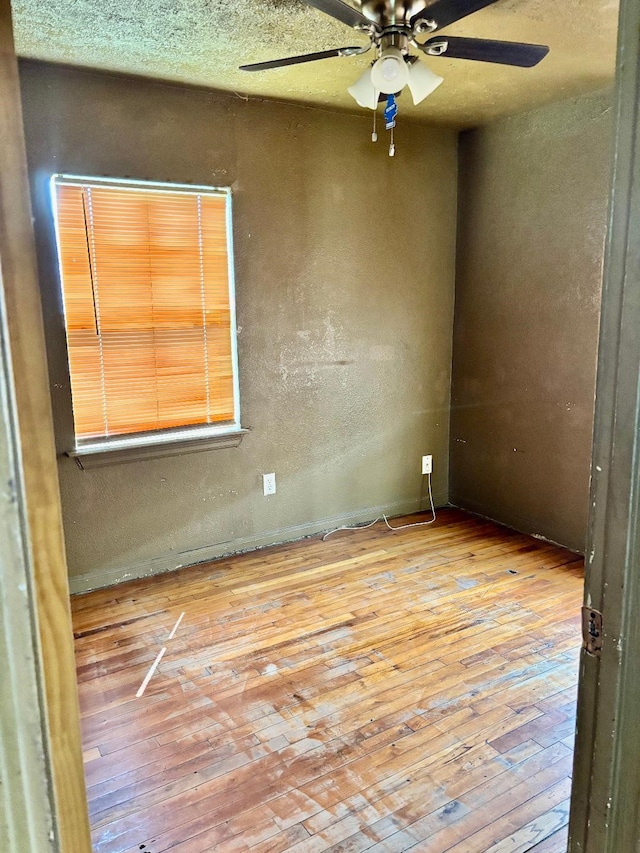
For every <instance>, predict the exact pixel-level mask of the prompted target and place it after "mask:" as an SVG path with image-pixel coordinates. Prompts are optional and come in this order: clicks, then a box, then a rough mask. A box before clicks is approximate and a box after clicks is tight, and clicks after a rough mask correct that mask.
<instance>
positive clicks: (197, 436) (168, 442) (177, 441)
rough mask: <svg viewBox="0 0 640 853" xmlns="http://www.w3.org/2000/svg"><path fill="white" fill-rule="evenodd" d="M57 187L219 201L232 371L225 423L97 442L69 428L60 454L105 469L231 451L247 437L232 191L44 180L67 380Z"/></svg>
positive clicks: (60, 177) (58, 177)
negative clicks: (229, 414) (68, 441)
mask: <svg viewBox="0 0 640 853" xmlns="http://www.w3.org/2000/svg"><path fill="white" fill-rule="evenodd" d="M60 185H63V186H64V185H72V186H89V187H96V188H104V187H107V188H108V187H119V188H125V189H130V190H135V189H141V190H144V191H145V192H154V191H156V192H159V193H167V192H175V193H176V194H184V195H197V194H200V195H215V196H223V197H224V199H225V214H226V238H227V258H228V283H229V312H230V334H231V368H232V371H233V412H234V417H233V419H232V420H230V421H224V422H222V423H217V424H193V425H191V426H184V427H171V428H169V429H162V430H151V431H146V432H132V433H120V434H117V435H114V436H105V437H104V438H98V439H84V440H83V439H78V437H77V434H76V429H75V419H74V428H73V447H72V448H70V449H69V450H67V451H66V455H67V456H71V457H75V458H76V461H77V462H78V463H79V464H80V465H81V467H85V464H86V465H88V466H92V465H101V464H107V463H108V462H109V461H110V460H111V459H113V461H126V460H128V459H134V458H150V457H154V456H162V455H174V454H178V453H185V452H191V451H194V450H200V449H202V450H208V449H211V448H214V447H236V446H237V445H238V444H240V441H241V440H242V436H243V435H244V434H245V433H246V432H248V430H246V429H243V428H242V426H241V421H240V379H239V368H238V340H237V319H236V289H235V263H234V253H233V248H234V247H233V216H232V192H231V188H230V187H213V186H209V185H205V184H179V183H175V184H174V183H168V182H163V181H145V180H137V179H133V178H111V177H90V176H83V175H71V174H67V173H54V174H52V175H51V177H50V179H49V191H50V199H51V209H52V213H53V225H54V232H55V251H56V264H57V272H58V286H59V288H60V294H61V297H62V312H63V318H64V332H65V351H66V354H67V369H68V373H69V376H70V375H71V370H70V365H69V351H68V346H69V345H68V332H67V316H66V308H65V301H64V285H63V279H62V259H61V251H60V229H59V223H58V205H57V195H56V188H57V187H58V186H60Z"/></svg>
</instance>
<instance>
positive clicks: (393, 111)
mask: <svg viewBox="0 0 640 853" xmlns="http://www.w3.org/2000/svg"><path fill="white" fill-rule="evenodd" d="M397 115H398V105H397V103H396V96H395V95H387V105H386V107H385V108H384V122H385V127H386V128H387V130H390V131H391V144H390V145H389V157H393V156H394V154H395V153H396V146H395V143H394V141H393V129H394V127H395V126H396V116H397Z"/></svg>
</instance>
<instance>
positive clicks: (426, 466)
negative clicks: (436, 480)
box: [422, 455, 433, 474]
mask: <svg viewBox="0 0 640 853" xmlns="http://www.w3.org/2000/svg"><path fill="white" fill-rule="evenodd" d="M432 471H433V456H431V455H429V456H423V457H422V473H423V474H430V473H431V472H432Z"/></svg>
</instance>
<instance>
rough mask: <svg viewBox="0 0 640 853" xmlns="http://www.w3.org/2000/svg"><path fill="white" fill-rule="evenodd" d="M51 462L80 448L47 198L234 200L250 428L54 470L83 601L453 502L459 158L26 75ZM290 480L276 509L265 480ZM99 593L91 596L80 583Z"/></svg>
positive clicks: (441, 139)
mask: <svg viewBox="0 0 640 853" xmlns="http://www.w3.org/2000/svg"><path fill="white" fill-rule="evenodd" d="M21 82H22V88H23V101H24V109H25V127H26V135H27V147H28V156H29V163H30V169H31V174H32V184H33V189H32V192H33V202H34V214H35V218H36V230H37V239H38V251H39V263H40V277H41V281H42V291H43V300H44V309H45V316H46V325H47V337H48V351H49V360H50V375H51V382H52V396H53V405H54V417H55V421H56V426H57V440H58V450H59V452H60V453H61V454H62V451H64V450H65V449H68V447H69V446H70V444H71V440H72V416H71V399H70V392H69V382H68V374H67V367H66V355H65V343H64V329H63V319H62V313H61V304H60V294H59V287H58V281H57V273H56V262H55V253H54V244H53V233H52V224H51V214H50V204H49V196H48V178H49V176H50V174H51V173H52V172H68V173H73V174H81V175H111V176H117V177H125V176H132V177H136V178H140V179H154V180H163V181H176V182H185V183H186V182H197V183H211V184H216V185H229V186H231V187H232V189H233V193H234V214H235V219H234V240H235V259H236V290H237V313H238V325H239V337H238V342H239V360H240V393H241V405H242V421H243V425H244V426H246V427H248V428H250V430H251V432H250V434H249V435H247V436H245V438H244V441H243V443H242V444H241V446H240V447H239V448H235V449H224V450H223V449H215V450H210V451H207V452H199V453H192V454H189V455H184V456H176V457H170V458H161V459H155V460H145V461H137V462H129V463H126V464H118V465H113V466H110V467H107V468H98V469H95V468H94V469H87V470H84V471H81V470H79V469H78V467H77V466H76V464H75V462H73V461H72V460H71V459H69V458H67V457H65V456H64V455H61V456H60V485H61V491H62V500H63V508H64V522H65V531H66V541H67V550H68V560H69V568H70V572H71V575H72V576H76V577H74V578H72V585H73V586H74V587H75V588H79V587H81V586H87V585H96V584H100V583H106V582H113V581H114V580H116V579H118V578H121V577H122V576H123V575H124V574H125V572H126V571H128V570H130V571H133V572H135V573H140V572H143V571H148V570H151V569H162V568H167V567H172V566H176V565H178V564H187V563H190V562H195V561H197V560H202V559H206V558H208V557H210V556H213V555H216V554H220V553H224V552H228V551H232V550H234V549H238V548H246V547H253V546H255V545H259V544H266V543H268V542H275V541H282V540H286V539H290V538H293V537H295V536H299V535H302V534H304V533H307V532H311V531H312V530H317V529H321V528H323V527H330V526H332V525H334V524H336V523H338V522H337V521H335V519H338V518H340V517H344V518H352V519H355V518H358V519H365V518H370V517H371V516H372V515H374V514H377V512H378V508H379V507H384V508H386V509H388V510H390V511H392V512H401V511H405V510H409V509H413V508H417V507H418V506H420V505H422V506H424V505H425V498H426V494H425V486H426V483H425V482H424V480H423V478H422V477H421V476H420V468H419V464H420V456H421V455H422V454H423V453H433V454H434V461H435V473H434V489H435V493H436V496H437V499H438V501H439V502H440V503H443V502H446V500H447V497H448V484H447V467H448V466H447V455H448V417H449V415H448V412H449V387H450V366H451V327H452V310H453V281H454V263H455V249H454V243H455V220H456V181H457V174H456V171H457V153H456V152H457V149H456V136H455V134H454V133H453V132H452V131H447V130H430V129H427V128H425V127H422V126H420V125H413V126H409V125H407V124H401V125H400V128H399V130H398V133H397V154H396V157H395V158H394V159H390V158H389V157H388V156H387V154H386V150H385V148H384V144H380V143H379V144H378V145H372V144H371V142H370V119H369V117H367V116H366V115H363V116H362V117H357V116H347V115H339V114H333V113H331V112H322V111H317V110H309V109H304V108H301V107H293V106H285V105H281V104H275V103H266V102H257V101H248V102H247V101H243V100H242V99H239V98H237V97H231V98H230V97H222V96H219V95H214V94H211V93H208V92H206V91H204V90H195V89H191V90H189V89H186V88H180V87H177V86H169V85H166V84H160V83H152V82H147V81H142V80H130V79H125V78H118V77H110V76H107V75H104V76H103V75H100V74H97V73H90V72H79V71H70V70H66V69H62V68H56V67H54V66H46V65H39V64H35V63H33V64H32V63H24V64H23V65H22V69H21ZM268 471H275V472H276V476H277V481H278V493H277V495H275V496H273V497H270V498H264V497H263V496H262V491H261V477H260V475H261V473H263V472H268ZM87 575H90V576H91V577H90V578H87V577H86V576H87Z"/></svg>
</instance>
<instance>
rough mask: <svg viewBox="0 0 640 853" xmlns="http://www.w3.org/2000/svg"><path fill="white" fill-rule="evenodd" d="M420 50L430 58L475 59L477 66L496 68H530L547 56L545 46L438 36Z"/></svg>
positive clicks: (547, 49)
mask: <svg viewBox="0 0 640 853" xmlns="http://www.w3.org/2000/svg"><path fill="white" fill-rule="evenodd" d="M420 49H421V50H422V51H424V52H425V53H426V54H430V55H431V56H448V57H450V58H451V59H475V60H476V61H477V62H496V63H498V64H499V65H517V66H519V67H520V68H533V66H534V65H537V64H538V63H539V62H540V61H541V60H542V59H544V58H545V56H546V55H547V54H548V53H549V48H548V47H547V45H546V44H524V43H522V42H517V41H493V39H473V38H459V37H457V36H437V37H436V38H432V39H429V40H428V41H426V42H425V43H424V44H423V45H421V46H420Z"/></svg>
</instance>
